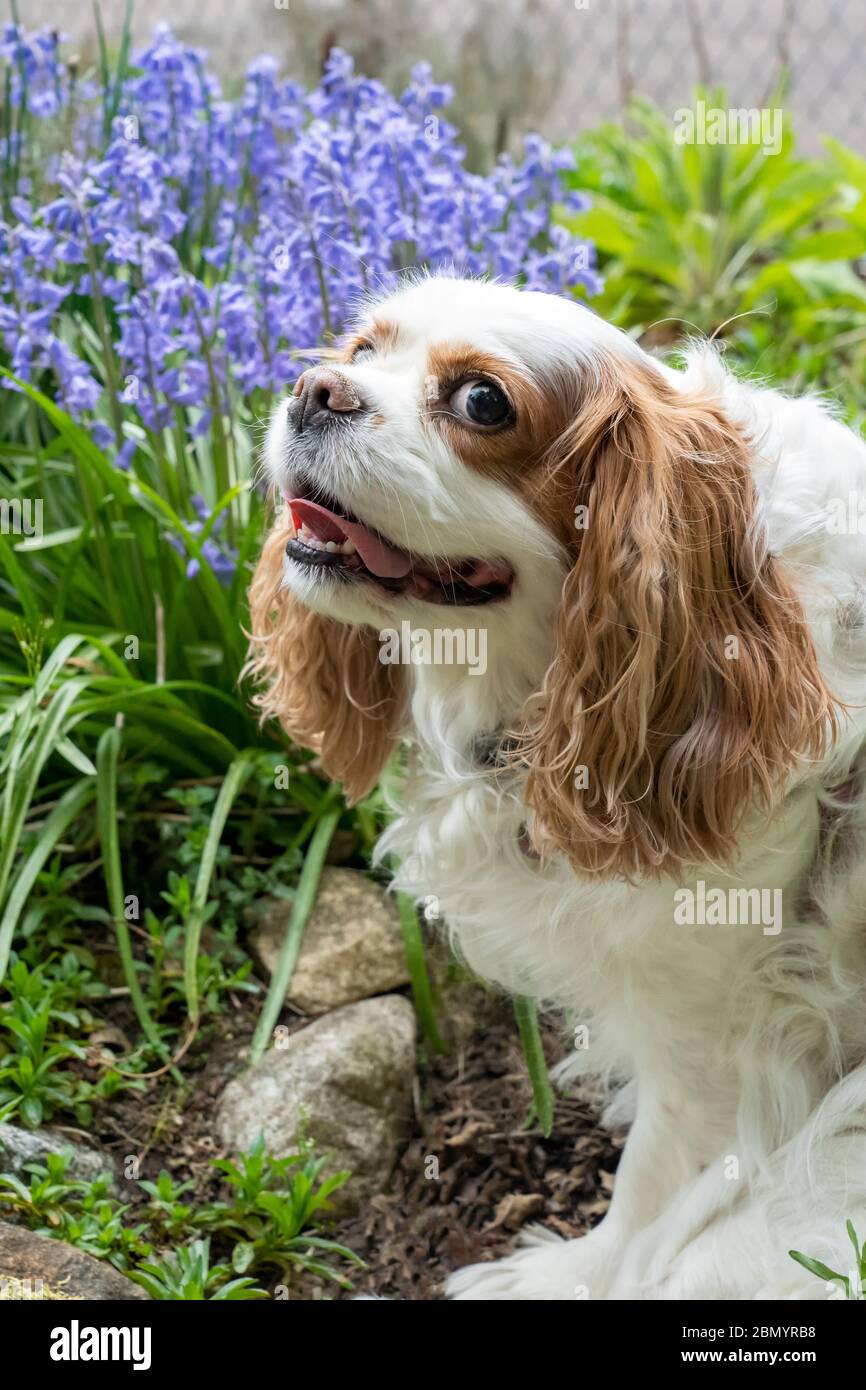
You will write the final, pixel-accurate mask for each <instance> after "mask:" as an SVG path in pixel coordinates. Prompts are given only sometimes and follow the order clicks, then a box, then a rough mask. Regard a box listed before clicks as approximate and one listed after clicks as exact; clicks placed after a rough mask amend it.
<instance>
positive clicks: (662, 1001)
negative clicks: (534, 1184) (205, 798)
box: [249, 277, 866, 1300]
mask: <svg viewBox="0 0 866 1390" xmlns="http://www.w3.org/2000/svg"><path fill="white" fill-rule="evenodd" d="M267 460H268V466H269V470H270V475H271V478H272V481H273V483H274V485H275V488H276V489H277V490H278V491H279V493H280V494H281V495H282V498H283V499H284V501H283V504H282V506H281V510H280V511H279V514H278V516H277V519H276V523H275V525H274V526H273V528H272V530H271V531H270V534H269V535H268V537H267V539H266V541H265V545H264V549H263V553H262V556H261V559H260V561H259V565H258V568H257V570H256V573H255V577H254V580H253V584H252V589H251V606H252V643H253V645H252V656H251V661H250V668H249V669H251V671H252V672H253V674H254V675H255V676H256V677H257V679H258V680H259V682H260V686H259V694H258V696H257V699H258V703H259V706H260V709H261V711H262V713H263V715H264V716H275V717H276V718H277V719H279V721H280V722H281V723H282V725H283V726H284V728H285V729H286V730H287V731H288V732H289V734H290V735H291V736H292V738H294V739H296V740H298V741H299V742H300V743H302V744H305V745H306V746H308V747H310V748H313V749H315V750H316V751H317V753H318V755H319V758H320V760H321V764H322V766H323V767H324V768H325V770H326V771H327V772H328V773H329V774H330V775H331V776H332V777H334V778H336V779H339V780H340V781H341V782H342V784H343V786H344V788H345V791H346V794H347V796H348V797H349V798H350V799H351V800H357V799H358V798H359V797H362V796H364V794H365V793H367V792H368V791H369V790H370V788H371V787H372V786H373V785H374V783H375V782H376V780H377V778H378V777H379V774H380V772H381V770H382V767H383V765H384V763H385V762H386V760H387V759H388V757H389V754H391V752H392V751H393V750H394V749H395V748H396V747H397V745H398V744H400V743H401V742H402V743H404V744H406V745H407V746H408V754H407V759H406V761H407V764H408V770H407V773H406V777H405V781H404V784H403V786H402V788H401V793H400V805H399V808H398V814H397V816H396V818H395V819H394V821H393V822H392V823H391V824H390V826H389V828H388V829H387V831H386V832H385V834H384V836H383V838H382V841H381V843H380V846H379V855H380V856H381V858H382V859H383V860H386V859H387V861H388V862H389V863H397V864H399V868H398V869H397V870H396V875H395V883H396V885H397V887H399V888H400V889H402V890H403V891H404V892H407V893H410V894H412V895H413V896H414V897H415V898H416V899H417V900H419V901H422V900H427V899H430V898H432V899H434V900H435V902H436V904H437V906H438V910H439V912H440V913H441V916H442V918H443V920H444V921H445V922H446V923H447V926H448V930H449V932H450V934H451V937H452V940H453V942H454V945H455V947H456V949H457V951H458V952H459V954H460V956H461V957H462V958H463V960H465V961H466V962H467V964H468V965H469V967H470V968H471V969H472V970H473V971H475V972H477V974H479V975H481V976H483V977H484V978H485V979H487V980H490V981H494V982H496V983H497V984H498V985H500V986H501V987H502V988H504V989H506V990H508V991H511V992H513V993H515V994H521V995H525V996H529V997H531V998H534V999H536V1000H538V1001H539V1002H540V1003H541V1004H543V1005H544V1006H547V1007H554V1008H556V1009H558V1010H560V1011H562V1013H563V1014H564V1016H565V1018H566V1019H567V1020H568V1028H569V1031H570V1030H571V1029H573V1030H574V1031H573V1038H572V1045H571V1047H570V1049H569V1056H568V1057H567V1059H566V1062H565V1063H564V1064H563V1066H562V1068H560V1070H561V1072H563V1073H564V1077H565V1079H567V1080H571V1079H573V1078H576V1077H578V1076H581V1077H585V1078H588V1079H589V1078H591V1079H593V1081H594V1082H595V1083H596V1084H597V1086H598V1088H599V1090H600V1091H601V1092H602V1093H603V1098H604V1100H605V1103H606V1107H607V1108H606V1111H605V1119H606V1121H607V1122H609V1123H611V1124H614V1125H616V1126H624V1125H625V1124H627V1125H628V1131H629V1132H628V1138H627V1141H626V1145H625V1150H624V1153H623V1155H622V1159H621V1162H620V1165H619V1169H618V1171H617V1174H616V1184H615V1190H614V1194H613V1200H612V1202H611V1205H610V1209H609V1211H608V1213H607V1215H606V1216H605V1217H604V1219H603V1220H602V1221H601V1223H600V1224H599V1225H598V1226H596V1227H595V1228H594V1229H593V1230H592V1231H590V1232H589V1234H588V1235H585V1236H583V1237H581V1238H580V1239H576V1240H563V1239H561V1238H560V1237H559V1236H555V1235H552V1234H549V1233H547V1232H545V1231H543V1230H540V1229H533V1230H532V1231H530V1232H528V1233H526V1234H524V1237H523V1243H522V1244H521V1245H520V1246H519V1248H518V1249H517V1250H516V1251H515V1253H514V1254H512V1255H510V1256H509V1257H508V1258H506V1259H503V1260H498V1261H496V1262H492V1263H488V1264H476V1265H472V1266H471V1267H469V1268H466V1269H462V1270H460V1271H458V1272H456V1273H454V1274H453V1275H452V1276H451V1278H450V1280H449V1283H448V1289H447V1291H448V1294H449V1295H450V1296H451V1297H453V1298H457V1299H539V1300H541V1299H575V1298H591V1299H599V1298H670V1299H686V1298H703V1299H727V1298H809V1297H818V1298H826V1297H827V1296H828V1288H827V1286H825V1285H824V1284H823V1282H822V1281H821V1280H819V1279H816V1278H815V1277H814V1276H813V1275H812V1274H810V1273H807V1271H806V1270H805V1269H803V1268H802V1267H801V1266H800V1265H799V1264H797V1263H796V1262H795V1261H794V1260H792V1259H791V1258H790V1256H789V1253H788V1252H789V1249H790V1248H791V1247H792V1246H793V1247H796V1248H798V1249H800V1250H802V1251H804V1252H806V1253H807V1254H810V1255H812V1256H814V1257H817V1258H818V1259H821V1260H824V1261H825V1262H826V1263H827V1264H829V1265H831V1266H833V1267H834V1268H836V1269H839V1270H841V1271H842V1272H846V1271H847V1270H848V1266H849V1264H850V1254H846V1251H848V1250H849V1247H848V1242H847V1237H846V1232H845V1220H846V1217H851V1218H852V1219H853V1221H854V1223H855V1225H857V1224H858V1223H859V1225H860V1228H861V1233H862V1227H863V1223H864V1220H866V794H864V790H863V766H864V760H863V757H862V754H861V749H862V747H863V742H864V736H866V710H864V701H863V695H864V691H866V683H864V673H866V623H864V618H866V541H864V533H866V520H864V521H863V524H862V526H861V524H860V510H861V508H860V502H861V500H866V445H864V444H863V443H862V442H861V440H860V439H859V438H857V437H856V436H855V435H854V434H853V433H852V432H851V431H850V430H848V429H847V428H846V427H845V426H844V425H843V424H841V423H840V422H838V421H837V420H835V419H834V418H833V416H832V414H831V413H830V411H829V410H828V409H827V407H826V405H825V404H824V403H822V402H821V401H819V400H816V399H815V398H813V397H809V398H802V399H793V398H790V397H787V396H785V395H783V394H781V393H780V392H778V391H775V390H770V389H768V388H766V387H765V386H762V385H756V384H754V383H748V382H743V381H738V380H737V379H735V378H734V377H733V376H732V375H731V374H730V373H729V371H728V370H727V369H726V368H725V366H724V365H723V363H722V361H721V360H720V357H719V355H718V353H717V352H716V351H715V350H714V349H713V348H712V347H711V346H708V345H706V344H696V345H693V346H692V347H691V348H690V349H689V350H688V351H687V352H686V354H685V356H684V365H683V367H682V369H674V368H673V367H672V366H670V365H668V364H666V363H663V362H661V361H659V360H656V359H655V358H654V357H651V356H649V355H648V354H647V353H646V352H644V351H643V350H642V349H641V348H640V347H639V346H638V345H637V344H636V343H635V342H633V341H632V340H631V339H630V338H628V337H627V336H625V335H624V334H623V333H621V332H619V331H618V330H617V329H615V328H613V327H611V326H610V325H609V324H607V323H605V322H604V321H603V320H601V319H600V318H598V317H597V316H596V315H595V314H593V313H592V312H591V311H589V310H588V309H586V308H585V307H583V306H581V305H579V304H578V303H576V302H574V301H572V300H566V299H563V298H559V297H557V296H554V295H548V294H542V293H534V292H530V291H526V290H520V289H516V288H512V287H510V286H507V285H503V284H492V283H484V282H480V281H473V280H465V279H458V278H446V277H428V278H423V279H420V280H414V281H412V282H409V283H407V284H404V285H403V286H402V287H401V288H399V289H398V290H397V291H396V292H395V293H393V294H391V295H390V296H388V297H385V298H383V299H382V300H381V301H380V302H378V303H375V304H372V305H371V306H370V307H369V308H368V309H367V310H366V311H365V312H362V313H361V315H360V317H359V319H358V322H357V326H356V329H355V332H354V333H353V334H352V336H351V337H350V338H348V339H347V340H346V341H345V342H344V343H343V345H342V346H341V348H340V349H339V351H334V352H330V351H329V352H327V353H326V354H323V355H322V357H321V358H320V359H319V360H318V362H317V365H315V366H313V367H311V368H310V369H309V370H306V371H304V373H303V375H302V376H301V377H300V379H299V380H298V382H297V384H296V385H295V388H294V391H293V393H292V395H291V396H290V398H289V399H288V400H285V401H284V402H282V403H281V404H280V405H279V406H278V407H277V409H276V411H275V413H274V416H273V419H272V421H271V424H270V429H269V433H268V442H267ZM395 632H396V633H398V634H400V635H401V641H403V639H405V642H404V645H403V647H402V648H401V651H402V655H401V657H400V659H397V660H395V659H394V658H393V651H394V647H393V641H392V638H393V634H394V633H395ZM479 635H482V636H483V639H484V655H485V661H484V664H483V670H482V669H481V666H480V665H479V664H478V663H476V665H475V666H474V667H473V666H472V665H471V664H470V663H469V661H468V659H467V660H464V659H462V658H463V657H465V656H466V653H467V651H468V643H469V639H470V638H473V639H476V640H477V639H478V638H479ZM436 638H447V641H445V640H442V641H440V642H439V643H438V645H437V642H436V641H435V640H434V639H436ZM386 639H387V640H386ZM421 639H425V640H421ZM407 650H408V656H407ZM431 653H433V656H431ZM437 654H438V659H437ZM449 656H450V657H451V658H453V659H448V658H449Z"/></svg>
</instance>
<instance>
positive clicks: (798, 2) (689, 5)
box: [19, 0, 866, 165]
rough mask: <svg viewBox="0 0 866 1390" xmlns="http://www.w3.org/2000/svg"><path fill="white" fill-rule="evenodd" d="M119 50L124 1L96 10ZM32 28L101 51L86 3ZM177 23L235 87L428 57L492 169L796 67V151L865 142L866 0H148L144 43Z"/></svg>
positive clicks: (378, 68) (744, 95)
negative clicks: (259, 70) (258, 64)
mask: <svg viewBox="0 0 866 1390" xmlns="http://www.w3.org/2000/svg"><path fill="white" fill-rule="evenodd" d="M100 4H101V9H102V14H103V18H104V23H105V28H106V31H107V33H108V35H109V38H110V40H111V39H112V38H115V39H116V37H117V35H118V34H119V33H120V29H121V25H122V22H123V11H124V4H125V0H100ZM19 8H20V12H21V17H22V20H23V22H24V23H25V24H26V25H28V26H36V25H41V24H49V25H51V26H53V27H56V28H59V29H61V30H62V31H63V32H65V33H67V34H69V35H70V37H71V39H72V40H73V44H74V46H75V48H77V50H78V51H79V53H80V54H81V56H82V57H83V58H85V59H87V58H92V57H94V55H95V51H96V45H95V38H94V24H93V11H92V7H91V4H90V0H19ZM160 20H167V21H169V22H170V23H171V24H172V26H173V27H174V29H175V30H176V32H177V33H178V34H179V35H180V36H181V37H182V38H184V39H185V40H187V41H189V42H191V43H194V44H197V45H199V46H201V47H204V48H207V49H208V50H209V51H210V54H211V57H212V61H213V62H214V64H215V66H216V67H217V68H218V69H219V70H220V71H221V72H222V73H223V74H225V75H226V76H227V77H231V76H237V75H239V74H240V73H242V71H243V68H244V66H245V64H246V63H247V62H248V61H249V60H250V59H251V58H253V57H255V56H256V55H257V54H259V53H262V52H265V51H268V52H271V53H274V54H275V55H276V56H277V57H279V58H280V59H281V60H282V61H283V63H284V66H285V70H286V72H287V73H288V74H290V75H292V76H295V77H299V78H303V79H304V80H307V81H311V82H312V81H315V79H316V77H317V75H318V72H319V71H320V68H321V63H322V58H323V55H324V54H325V53H326V52H327V50H328V49H329V48H330V47H331V45H332V44H335V43H336V44H339V45H341V46H342V47H343V48H346V49H348V51H349V52H350V53H352V54H353V55H354V57H355V59H356V61H357V65H358V68H359V70H363V71H364V72H366V73H367V74H368V75H370V76H375V77H381V78H382V79H383V80H385V81H386V82H388V83H389V84H390V85H394V84H397V85H399V83H400V82H401V81H402V80H403V79H404V78H405V76H406V74H407V73H408V71H409V69H410V67H411V66H412V65H413V63H415V62H417V61H418V60H419V58H425V59H427V60H428V61H429V62H431V63H432V64H433V67H434V70H435V74H436V76H437V78H439V79H440V80H447V81H450V82H453V83H454V84H455V86H456V88H457V93H458V98H457V101H456V102H455V106H454V107H453V108H452V114H453V116H454V117H455V118H456V119H457V121H458V123H459V124H460V125H461V126H462V128H463V131H464V134H465V136H466V138H467V141H468V143H469V146H470V150H471V154H472V157H473V160H474V162H475V163H476V164H479V165H483V164H486V163H488V162H489V160H490V158H491V157H492V156H494V155H495V153H496V152H497V151H498V150H500V149H504V148H506V147H508V146H509V145H510V144H511V143H512V141H513V140H514V139H515V138H516V136H517V134H518V133H519V132H521V131H524V130H530V129H534V130H539V131H541V132H542V134H544V135H547V136H549V137H550V138H553V139H566V138H568V137H569V136H570V135H573V134H574V132H575V131H577V130H579V129H582V128H583V127H584V126H587V125H595V124H597V123H598V122H599V121H600V120H603V119H606V118H615V117H617V116H618V115H619V114H620V113H621V111H622V108H623V104H624V102H625V101H626V100H627V98H628V95H629V93H631V92H641V93H645V94H646V95H648V96H650V97H652V98H654V99H655V100H656V101H657V102H659V104H660V105H661V106H662V107H663V109H664V110H666V111H669V112H670V113H671V115H672V114H673V112H674V111H675V110H676V109H677V108H678V107H679V106H682V105H683V104H685V103H686V102H687V101H688V98H689V94H690V91H691V89H692V87H693V85H694V83H695V82H697V81H705V82H709V83H723V84H724V85H725V86H726V88H727V91H728V97H729V102H728V104H729V105H731V106H737V107H740V106H746V107H752V106H761V105H765V104H766V102H767V100H768V97H769V95H770V94H771V93H772V91H773V89H774V86H775V84H776V82H777V80H778V77H779V75H780V72H781V71H782V70H783V69H786V70H787V71H788V72H789V74H790V88H789V94H788V103H787V104H788V105H789V106H790V108H791V110H792V111H793V113H794V116H795V118H796V130H797V132H798V134H799V139H800V143H801V145H802V146H803V147H804V148H805V149H806V150H808V151H810V152H815V151H816V150H817V149H818V147H819V144H820V140H819V137H820V136H821V135H824V134H829V135H835V136H836V137H838V138H839V139H841V140H844V141H846V142H847V143H849V144H851V145H854V146H855V147H856V148H858V149H860V150H862V149H863V148H864V145H866V111H864V100H863V97H864V77H863V52H864V49H866V0H138V3H137V4H136V7H135V35H136V39H137V40H143V39H145V38H146V37H147V35H148V33H149V32H150V31H151V29H152V27H153V25H154V24H155V23H157V22H158V21H160Z"/></svg>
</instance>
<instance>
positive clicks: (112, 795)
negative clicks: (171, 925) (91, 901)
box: [96, 728, 165, 1054]
mask: <svg viewBox="0 0 866 1390" xmlns="http://www.w3.org/2000/svg"><path fill="white" fill-rule="evenodd" d="M119 752H120V730H119V729H117V728H112V729H106V730H105V733H104V734H103V735H102V737H101V738H100V740H99V743H98V745H97V749H96V793H97V815H98V820H99V839H100V843H101V845H102V869H103V873H104V875H105V887H106V890H107V893H108V905H109V907H110V909H111V915H112V918H113V920H114V932H115V936H116V938H117V951H118V955H119V956H120V960H121V964H122V966H123V975H124V979H125V980H126V984H127V987H128V989H129V995H130V999H131V1000H132V1006H133V1008H134V1009H135V1016H136V1018H137V1019H138V1022H139V1024H140V1026H141V1031H142V1032H143V1033H144V1035H145V1037H146V1038H147V1039H148V1041H149V1042H151V1043H153V1045H154V1047H156V1048H158V1049H159V1051H160V1053H162V1054H165V1047H164V1045H163V1043H162V1041H161V1039H160V1036H159V1033H158V1032H157V1029H156V1025H155V1024H154V1022H153V1019H152V1018H151V1016H150V1013H149V1011H148V1007H147V1004H146V1002H145V998H144V994H143V993H142V989H141V985H140V983H139V980H138V974H137V972H136V969H135V959H134V957H133V954H132V943H131V941H130V937H129V928H128V926H127V925H126V916H125V913H124V907H125V904H124V900H123V874H122V871H121V867H120V842H119V838H118V834H117V758H118V754H119Z"/></svg>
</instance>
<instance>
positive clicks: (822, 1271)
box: [788, 1220, 866, 1303]
mask: <svg viewBox="0 0 866 1390" xmlns="http://www.w3.org/2000/svg"><path fill="white" fill-rule="evenodd" d="M845 1229H846V1231H847V1232H848V1239H849V1240H850V1242H851V1246H852V1248H853V1251H854V1264H853V1267H852V1270H851V1274H852V1275H853V1278H851V1277H850V1276H849V1275H847V1274H840V1273H839V1272H838V1271H837V1270H834V1269H830V1267H829V1265H825V1264H824V1263H823V1262H822V1261H821V1260H815V1259H812V1257H811V1255H804V1254H802V1253H801V1251H799V1250H789V1251H788V1254H789V1255H790V1256H791V1259H792V1260H796V1261H797V1264H798V1265H802V1266H803V1268H804V1269H807V1270H808V1271H809V1273H810V1274H814V1275H815V1277H816V1278H817V1279H823V1280H824V1282H825V1283H826V1284H835V1285H836V1287H837V1288H838V1289H839V1290H840V1291H841V1292H843V1293H844V1294H845V1297H846V1299H851V1300H852V1301H855V1302H858V1303H862V1302H863V1300H864V1299H866V1249H862V1248H861V1246H860V1241H859V1240H858V1239H857V1232H856V1230H855V1229H854V1223H853V1222H852V1221H850V1220H849V1221H847V1222H846V1223H845Z"/></svg>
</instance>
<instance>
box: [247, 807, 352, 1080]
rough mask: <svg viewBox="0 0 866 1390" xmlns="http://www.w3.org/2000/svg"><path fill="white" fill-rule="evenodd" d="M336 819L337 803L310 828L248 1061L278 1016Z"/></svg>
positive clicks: (260, 1050)
mask: <svg viewBox="0 0 866 1390" xmlns="http://www.w3.org/2000/svg"><path fill="white" fill-rule="evenodd" d="M339 819H340V810H339V807H338V808H336V809H335V810H333V811H329V810H327V809H326V810H324V812H323V815H322V817H321V819H320V821H319V823H318V825H317V826H316V829H315V831H314V832H313V838H312V839H311V841H310V846H309V849H308V850H307V856H306V858H305V860H304V867H303V869H302V870H301V876H300V878H299V880H298V887H297V891H296V893H295V900H294V902H293V904H292V915H291V917H290V918H289V925H288V928H287V930H286V936H285V940H284V941H283V945H282V949H281V950H280V959H279V961H278V962H277V968H276V970H275V971H274V974H273V977H272V979H271V983H270V986H269V988H268V993H267V998H266V999H265V1002H264V1007H263V1008H262V1012H261V1016H260V1018H259V1021H258V1024H257V1025H256V1031H255V1034H254V1035H253V1043H252V1047H251V1049H250V1062H251V1063H252V1062H257V1061H258V1060H259V1058H260V1057H261V1056H262V1055H263V1053H264V1051H265V1048H266V1047H267V1045H268V1039H269V1038H270V1036H271V1033H272V1032H273V1029H274V1025H275V1024H276V1021H277V1019H278V1018H279V1016H280V1010H281V1008H282V1007H283V1000H284V999H285V997H286V990H287V989H288V987H289V983H290V981H291V978H292V973H293V971H294V969H295V963H296V961H297V959H298V952H299V951H300V949H301V940H302V938H303V935H304V927H305V926H306V924H307V918H308V917H309V915H310V910H311V908H312V906H313V902H314V900H315V897H316V890H317V888H318V886H319V879H320V878H321V876H322V869H323V868H324V864H325V855H326V854H327V852H328V846H329V845H330V843H331V836H332V835H333V833H334V831H335V830H336V828H337V822H338V821H339Z"/></svg>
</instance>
